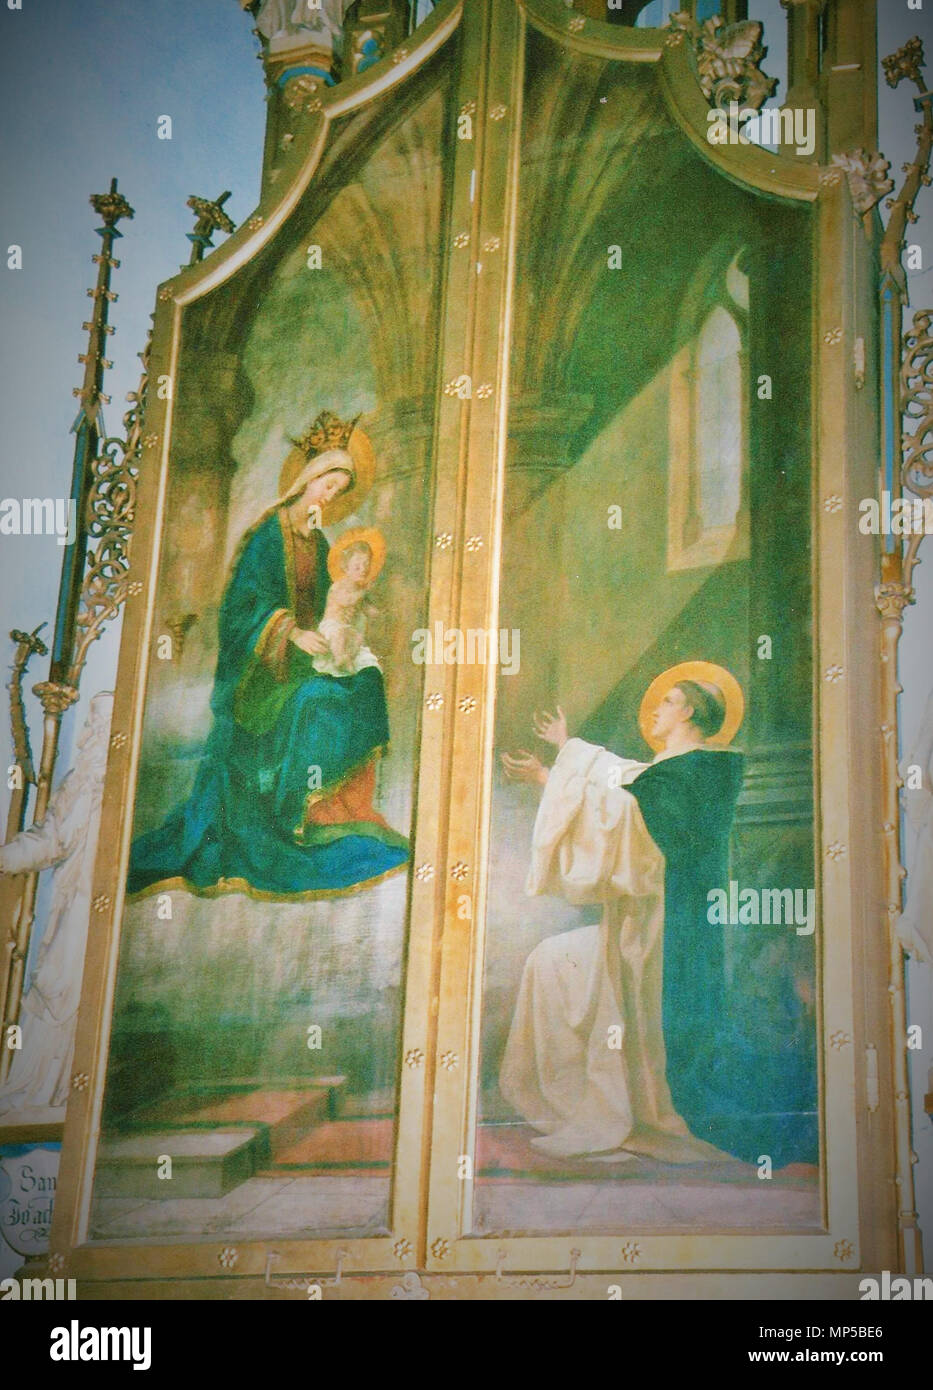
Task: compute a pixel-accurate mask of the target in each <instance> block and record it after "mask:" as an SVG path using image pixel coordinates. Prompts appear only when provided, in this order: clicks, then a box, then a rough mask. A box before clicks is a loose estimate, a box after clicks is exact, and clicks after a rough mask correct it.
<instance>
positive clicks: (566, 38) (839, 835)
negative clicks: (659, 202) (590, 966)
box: [426, 0, 893, 1287]
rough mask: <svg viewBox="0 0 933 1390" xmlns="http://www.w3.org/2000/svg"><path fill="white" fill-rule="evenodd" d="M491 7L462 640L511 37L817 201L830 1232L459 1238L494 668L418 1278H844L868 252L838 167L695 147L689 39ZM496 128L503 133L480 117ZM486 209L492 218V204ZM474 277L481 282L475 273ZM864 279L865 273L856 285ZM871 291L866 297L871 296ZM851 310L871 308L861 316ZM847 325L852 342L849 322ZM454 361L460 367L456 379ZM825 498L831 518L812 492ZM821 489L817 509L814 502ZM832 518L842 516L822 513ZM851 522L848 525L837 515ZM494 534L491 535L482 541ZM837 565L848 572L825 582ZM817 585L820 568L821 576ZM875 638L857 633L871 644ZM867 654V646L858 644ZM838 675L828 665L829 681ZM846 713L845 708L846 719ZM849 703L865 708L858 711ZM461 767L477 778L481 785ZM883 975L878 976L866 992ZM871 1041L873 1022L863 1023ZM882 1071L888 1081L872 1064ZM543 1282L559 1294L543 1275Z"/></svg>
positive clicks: (871, 835)
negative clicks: (857, 353) (586, 67)
mask: <svg viewBox="0 0 933 1390" xmlns="http://www.w3.org/2000/svg"><path fill="white" fill-rule="evenodd" d="M517 11H518V14H516V6H515V5H512V4H510V3H508V0H504V2H503V3H493V5H492V24H493V30H492V39H491V42H490V52H491V54H492V55H493V59H492V62H491V66H490V75H489V82H488V95H487V101H486V105H485V107H481V108H480V110H479V112H478V116H479V121H478V125H479V127H480V128H483V129H487V130H488V131H489V132H490V137H489V138H490V150H489V152H488V155H487V163H486V167H485V168H484V171H483V174H482V177H481V182H480V186H481V188H485V186H486V184H487V183H489V184H490V185H491V186H495V183H496V180H500V181H502V180H504V183H502V184H500V186H504V187H505V188H506V189H507V190H508V192H507V197H506V198H505V200H504V204H503V203H501V201H500V203H499V206H501V207H502V215H501V217H500V214H499V212H498V210H497V203H496V200H495V199H492V200H488V199H486V198H482V197H481V205H482V207H483V210H484V213H483V223H482V230H481V233H480V237H481V240H482V241H483V243H484V244H485V243H486V242H487V241H488V240H489V239H497V240H498V241H499V242H501V245H502V246H503V247H504V248H505V250H506V252H507V264H506V265H502V264H501V263H498V262H497V263H496V265H495V266H490V265H484V270H483V276H482V293H483V302H484V304H485V305H486V306H488V307H487V308H486V310H485V313H484V315H483V319H484V322H485V325H486V327H485V331H484V332H482V333H479V334H477V337H476V339H475V341H474V343H473V347H472V356H471V364H472V368H471V370H472V376H473V379H474V380H476V381H495V383H496V386H495V391H494V393H493V395H492V396H491V398H489V400H488V405H485V404H484V405H482V406H481V405H479V404H476V405H474V406H473V408H472V410H471V414H470V433H471V447H470V456H471V469H470V477H469V483H468V488H467V493H466V498H465V509H466V527H465V529H466V532H467V533H468V534H470V535H472V536H474V537H475V539H476V540H477V541H478V545H477V546H476V548H475V549H474V550H473V551H472V552H465V553H464V555H463V561H462V575H463V580H462V583H461V586H460V587H461V602H460V605H459V608H458V613H457V618H456V623H457V625H458V626H459V627H460V628H466V627H480V626H481V627H485V628H487V629H489V628H492V627H496V626H497V625H498V586H499V580H500V570H499V564H500V561H499V551H500V537H501V498H502V489H503V476H504V455H505V442H506V419H507V412H508V396H509V391H508V351H509V342H510V328H511V323H510V318H511V301H512V292H513V276H514V243H515V235H516V209H517V200H518V183H519V177H520V175H519V161H520V149H519V142H520V122H521V96H522V57H523V53H524V35H525V27H526V26H527V25H533V26H534V27H536V28H538V29H539V30H541V31H542V32H544V33H546V34H548V35H549V36H551V37H552V38H554V39H555V40H556V41H557V42H560V43H562V44H564V45H565V46H567V47H571V48H576V49H577V50H578V51H582V52H586V53H589V54H593V55H598V56H602V57H606V58H610V59H617V60H627V61H642V62H651V61H653V62H658V63H659V64H660V74H659V76H660V84H661V88H662V91H663V93H664V96H665V98H666V100H667V102H668V104H669V106H670V109H671V111H672V112H673V115H674V118H675V120H676V121H677V123H678V124H679V125H680V127H681V129H682V130H684V132H685V134H686V135H687V136H688V138H689V139H690V140H691V141H692V143H693V144H694V145H695V146H696V147H697V149H698V150H699V152H700V153H701V154H702V155H703V157H704V158H705V159H707V160H708V162H710V163H711V164H712V165H713V166H714V167H716V168H717V169H718V170H719V171H720V172H721V173H722V174H724V175H725V176H726V177H727V178H730V179H732V180H733V181H735V182H737V183H739V184H740V185H742V186H743V187H745V188H749V189H752V190H755V191H757V192H759V193H765V194H766V195H770V196H772V197H777V198H781V199H783V200H793V201H800V200H804V201H809V202H811V203H816V204H817V208H816V215H815V217H814V230H813V250H814V271H815V281H816V290H815V294H814V308H813V322H812V332H813V343H814V355H813V385H814V431H813V478H814V482H813V487H814V502H813V509H812V517H813V552H814V565H813V577H814V587H813V592H814V602H815V626H816V632H815V635H814V636H815V640H814V649H813V655H814V666H815V673H816V674H815V679H814V708H815V711H817V716H815V719H816V723H817V729H819V727H820V725H821V724H822V726H823V727H824V729H825V732H824V734H823V736H822V737H821V738H820V739H819V740H818V741H817V743H816V745H815V746H816V747H817V748H818V750H819V759H818V768H817V774H816V781H817V788H816V790H817V800H816V805H817V806H818V808H819V810H818V818H819V822H820V824H819V829H818V830H817V832H816V845H815V854H816V856H817V859H818V865H817V883H818V892H819V896H820V900H821V916H822V922H823V952H822V966H821V984H822V988H821V991H820V997H821V1001H822V1004H821V1009H820V1015H819V1020H818V1029H819V1033H820V1042H821V1046H820V1052H821V1110H822V1113H823V1115H824V1116H825V1136H824V1158H823V1164H822V1178H823V1211H824V1225H823V1229H822V1230H816V1231H811V1232H808V1231H798V1232H794V1231H789V1230H783V1231H756V1232H741V1233H737V1232H729V1233H725V1232H715V1231H712V1232H703V1233H690V1232H680V1233H665V1234H660V1233H652V1232H650V1231H637V1232H635V1231H625V1232H622V1231H620V1232H619V1233H618V1234H616V1235H602V1234H599V1235H595V1234H594V1235H590V1234H586V1235H584V1234H581V1233H579V1232H567V1233H566V1234H563V1235H538V1236H534V1235H526V1236H514V1235H508V1236H502V1237H495V1236H493V1237H485V1236H472V1235H471V1234H470V1230H471V1220H470V1213H471V1208H472V1197H473V1183H472V1181H471V1180H470V1179H468V1178H467V1179H464V1180H462V1181H458V1180H457V1173H458V1166H459V1165H460V1162H461V1160H462V1159H463V1158H464V1157H469V1158H471V1159H472V1158H473V1157H474V1152H473V1150H474V1140H475V1123H476V1109H477V1096H476V1073H477V1060H478V1049H479V1021H480V992H481V984H482V964H483V934H484V928H483V925H482V924H483V922H484V916H485V902H486V895H487V885H488V880H487V874H488V853H487V850H488V833H489V812H490V798H491V787H492V772H491V769H492V737H493V722H494V713H495V708H494V703H495V702H494V689H495V687H494V680H495V671H494V670H489V671H486V670H482V671H480V672H476V671H472V670H470V669H468V668H464V669H463V670H461V671H459V672H458V681H457V696H458V708H460V707H461V706H460V701H461V700H465V701H466V702H467V703H468V704H469V705H470V708H471V709H474V707H475V712H474V713H471V714H470V716H469V718H467V717H466V716H463V717H461V718H458V721H457V725H456V728H455V731H454V751H453V768H454V781H453V783H452V786H451V804H452V806H453V807H455V808H456V810H455V814H453V815H452V817H451V826H450V838H449V843H448V865H449V869H450V873H451V874H453V873H454V871H455V869H457V868H459V870H460V871H461V874H462V877H461V883H464V882H467V883H470V884H472V891H473V905H474V923H475V926H474V931H473V934H472V937H469V936H468V934H467V933H466V931H465V929H464V927H463V924H462V923H460V924H458V923H457V919H456V915H455V909H456V901H457V891H456V888H455V887H454V885H450V887H449V891H448V899H447V905H446V916H445V942H444V947H445V949H444V953H443V958H442V975H441V997H440V1009H439V1015H438V1045H437V1046H438V1054H439V1056H440V1057H442V1058H443V1057H446V1058H448V1059H449V1058H454V1059H458V1058H461V1057H462V1058H464V1059H465V1065H464V1071H463V1072H462V1073H458V1071H457V1069H456V1068H455V1067H453V1066H451V1067H450V1068H449V1070H447V1072H446V1075H445V1073H444V1071H442V1070H440V1071H439V1072H438V1082H437V1088H436V1099H435V1111H434V1119H433V1128H432V1151H433V1155H434V1161H433V1163H432V1169H431V1188H430V1193H429V1218H428V1232H427V1242H428V1260H427V1266H426V1267H427V1269H428V1271H435V1272H440V1271H441V1270H444V1269H448V1270H452V1269H455V1270H457V1271H471V1272H474V1273H479V1272H483V1273H489V1272H491V1271H495V1272H496V1276H497V1279H498V1278H499V1277H500V1276H501V1275H502V1273H503V1270H504V1269H505V1268H506V1267H507V1268H508V1269H510V1270H516V1269H518V1270H553V1271H565V1272H566V1271H569V1272H570V1275H571V1277H576V1275H577V1273H579V1274H580V1275H581V1276H582V1275H583V1274H584V1273H585V1272H586V1271H591V1270H607V1271H611V1270H618V1269H625V1268H631V1267H633V1266H636V1267H637V1268H638V1269H639V1270H645V1271H648V1270H656V1271H660V1270H674V1269H677V1270H685V1269H693V1270H696V1271H699V1270H710V1271H712V1270H719V1271H723V1270H749V1271H768V1270H770V1271H788V1270H795V1269H796V1270H800V1271H805V1270H811V1271H812V1270H826V1271H830V1270H836V1271H841V1270H851V1269H854V1268H857V1267H858V1266H859V1264H860V1262H861V1261H862V1260H863V1259H865V1260H867V1266H868V1267H871V1268H880V1267H881V1265H880V1263H878V1261H879V1260H880V1259H881V1258H882V1256H883V1257H884V1258H887V1259H888V1260H890V1259H891V1257H892V1255H891V1252H892V1233H893V1221H892V1219H891V1218H892V1213H891V1210H890V1201H889V1196H888V1194H889V1187H888V1183H889V1178H888V1174H887V1169H886V1164H885V1152H886V1151H885V1147H884V1138H883V1134H884V1130H883V1118H882V1117H881V1116H879V1120H881V1121H882V1124H881V1125H880V1126H879V1125H877V1124H876V1125H875V1126H874V1127H873V1126H872V1125H871V1121H870V1119H869V1117H868V1114H867V1112H866V1110H865V1108H864V1107H865V1087H864V1066H863V1065H858V1064H857V1058H859V1057H864V1055H865V1054H864V1052H863V1051H860V1049H861V1048H862V1047H863V1046H864V1045H867V1042H866V1039H867V1038H868V1037H870V1038H871V1039H872V1045H874V1046H876V1047H877V1048H878V1051H879V1054H882V1055H883V1060H882V1063H881V1064H882V1066H883V1067H888V1065H889V1047H888V1038H887V1033H886V1031H885V1032H884V1033H881V1032H878V1031H877V1030H878V1023H879V1015H878V1006H879V1001H883V999H884V996H885V994H886V990H887V972H886V971H885V972H884V973H883V974H879V975H872V974H871V973H869V972H867V971H866V969H865V966H864V961H865V959H866V956H868V955H870V954H871V950H872V942H871V929H872V927H873V925H874V918H873V915H872V913H871V910H870V904H871V894H872V892H873V889H874V886H875V885H877V883H878V882H879V881H880V863H879V849H878V841H877V831H876V826H877V821H876V820H872V819H871V818H870V817H866V816H864V815H860V814H858V812H859V811H860V809H861V807H862V806H864V805H865V804H875V803H877V796H878V775H877V774H878V756H877V754H878V749H877V736H876V733H875V730H876V729H877V709H878V704H877V690H876V689H875V690H873V691H872V692H871V694H870V696H868V697H867V698H866V697H865V694H864V688H862V690H857V691H856V693H855V694H853V693H852V687H850V685H849V684H848V683H840V679H839V677H838V676H837V674H836V668H837V667H838V668H839V670H841V671H842V672H843V673H844V672H845V671H846V670H850V671H855V670H862V669H865V667H866V664H867V663H870V664H869V665H868V669H871V670H875V671H877V649H876V648H871V644H872V642H873V641H874V640H875V639H874V633H875V622H874V616H873V614H874V600H873V592H872V589H873V575H872V573H871V570H870V565H869V564H866V552H865V550H864V549H861V550H860V549H859V547H858V546H857V543H856V542H857V539H858V532H857V528H856V525H855V518H856V515H857V511H856V503H857V499H858V498H859V497H862V496H865V495H871V493H872V492H873V490H874V470H875V458H876V453H875V450H874V443H875V441H876V440H877V419H876V418H875V417H874V416H872V414H871V410H870V407H869V402H868V397H867V396H866V397H862V398H861V399H859V398H857V395H856V389H857V388H856V386H855V380H854V373H853V370H852V367H851V362H852V346H853V339H854V337H855V336H863V337H866V338H868V337H870V334H871V331H872V329H871V324H870V323H865V324H862V323H859V324H857V325H856V324H855V323H851V322H848V319H851V318H852V316H853V311H852V307H851V306H852V302H853V296H852V291H853V290H854V288H855V284H856V278H857V276H862V277H867V276H868V275H869V274H870V264H871V260H872V252H871V248H869V247H868V245H867V243H866V242H865V238H864V236H863V233H862V229H861V226H860V224H859V222H858V220H857V218H856V216H855V214H854V212H853V209H852V207H851V204H850V201H849V197H848V193H847V191H846V190H845V189H844V188H843V187H842V184H841V176H840V177H837V176H836V175H835V173H834V172H833V171H831V172H830V177H826V174H825V171H820V170H818V169H817V168H815V167H813V166H812V165H803V164H801V163H799V162H797V163H795V162H794V159H793V157H792V156H790V157H789V156H785V155H780V154H778V155H775V154H772V153H771V152H769V151H765V150H762V149H759V148H756V147H753V146H744V147H743V146H735V147H733V146H725V147H724V146H715V147H714V146H711V145H709V143H708V142H707V140H706V130H707V128H708V127H707V121H706V113H707V110H708V107H707V105H706V103H705V101H704V99H703V98H702V95H701V93H700V92H699V89H698V87H697V83H696V79H695V76H694V73H693V71H692V65H691V62H690V59H689V57H688V54H687V52H686V51H685V49H684V47H683V46H682V45H681V44H679V43H676V42H672V43H671V44H666V43H665V42H664V41H663V39H662V41H661V42H659V33H658V31H650V30H649V31H643V32H639V31H636V30H628V31H620V30H618V29H615V28H610V27H609V26H608V25H603V24H599V23H591V22H589V21H584V22H583V23H581V22H580V21H581V18H582V17H581V16H579V15H571V16H568V15H567V13H566V10H564V9H563V8H562V7H561V6H560V5H558V4H557V3H556V0H518V4H517ZM489 120H497V124H495V125H494V126H489V125H488V124H487V123H488V121H489ZM490 209H491V210H490ZM487 271H489V272H491V273H488V274H487ZM860 283H861V285H862V286H863V287H865V286H867V284H868V280H867V278H863V279H861V280H860ZM867 302H868V301H867V300H866V299H865V298H863V306H864V305H865V304H866V303H867ZM860 312H867V310H866V309H865V308H864V307H863V308H862V309H861V311H860ZM856 330H857V332H856ZM465 370H466V369H465ZM830 496H832V497H836V496H839V497H841V498H842V499H843V508H842V512H841V514H840V513H837V512H836V510H835V509H833V510H830V509H829V508H828V507H827V506H826V504H825V502H823V498H824V497H825V498H827V499H828V498H829V497H830ZM818 498H819V499H820V501H819V502H818V501H817V499H818ZM833 507H834V508H835V504H833ZM840 515H841V516H842V517H844V518H847V519H848V520H849V521H850V522H851V525H850V526H849V528H848V529H846V528H845V526H844V524H843V523H842V521H841V520H840ZM486 538H488V544H486V545H484V544H483V542H484V540H486ZM840 563H841V564H842V566H843V569H844V572H845V575H846V582H845V584H844V585H842V586H841V585H840V584H839V583H838V582H837V580H836V576H837V575H838V572H839V567H840ZM823 576H832V579H831V580H830V582H829V583H825V582H823ZM866 634H867V635H866ZM866 643H867V644H868V647H869V648H871V651H870V654H869V650H868V649H867V648H866ZM830 672H832V675H830V674H829V673H830ZM853 704H855V705H857V707H858V708H857V710H856V709H855V708H853ZM856 712H858V713H859V714H860V715H861V716H864V717H860V718H859V719H856V717H855V714H856ZM474 768H480V769H481V774H480V782H479V784H478V785H477V782H476V780H475V775H474V773H473V769H474ZM878 980H883V981H884V983H883V985H880V986H879V984H878V983H877V981H878ZM869 1029H870V1030H871V1031H870V1032H869ZM885 1074H887V1073H885ZM555 1287H556V1285H555Z"/></svg>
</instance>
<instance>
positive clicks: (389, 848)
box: [127, 411, 408, 898]
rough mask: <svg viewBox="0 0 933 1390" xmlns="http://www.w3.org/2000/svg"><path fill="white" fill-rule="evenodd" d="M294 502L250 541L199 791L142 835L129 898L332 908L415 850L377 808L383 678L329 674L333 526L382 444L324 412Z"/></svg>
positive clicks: (302, 463) (229, 595) (222, 625)
mask: <svg viewBox="0 0 933 1390" xmlns="http://www.w3.org/2000/svg"><path fill="white" fill-rule="evenodd" d="M294 443H295V449H294V450H293V451H292V454H290V455H289V458H288V459H287V460H286V464H285V467H284V468H283V474H282V493H281V496H280V497H279V498H278V499H277V501H276V502H274V503H273V504H272V506H271V507H269V508H267V509H266V510H265V511H264V512H263V513H262V515H261V516H260V517H259V519H258V521H256V523H255V524H254V525H253V526H251V527H250V529H249V530H248V531H247V532H246V534H245V535H244V536H243V538H242V540H241V542H240V545H239V547H238V549H237V552H236V555H235V556H234V560H233V564H232V567H231V571H230V575H229V578H228V580H227V585H226V588H225V590H224V595H223V600H222V602H221V608H220V619H219V632H218V638H219V652H218V657H217V668H216V673H215V677H214V688H213V692H212V695H211V712H212V714H213V726H212V728H211V732H210V735H209V738H208V741H207V746H206V748H205V752H204V756H203V758H202V760H201V763H200V766H199V768H198V772H197V776H196V779H195V783H194V788H193V790H192V792H191V795H190V797H189V798H188V800H187V801H186V802H184V803H183V804H182V805H181V806H179V807H178V808H177V809H176V810H175V811H174V812H173V813H172V814H171V815H170V816H169V818H168V820H167V821H166V822H165V823H164V824H163V825H162V826H160V827H159V828H158V829H157V830H153V831H150V832H148V833H146V834H144V835H141V836H139V837H138V838H137V839H136V840H135V841H134V843H133V847H132V851H131V855H130V870H129V879H128V884H127V887H128V891H129V892H130V893H141V892H145V891H148V892H156V891H165V890H166V889H168V888H171V887H177V888H184V889H187V890H188V891H190V892H195V893H209V894H215V893H219V892H225V891H226V892H231V891H233V892H245V893H248V894H250V895H252V896H259V897H287V898H294V897H298V896H309V897H316V896H322V895H324V896H326V895H328V894H331V893H334V892H341V891H346V890H347V889H350V888H364V887H367V886H370V885H372V884H374V883H376V882H378V881H380V880H381V879H383V878H385V877H386V876H387V875H388V874H390V873H393V872H395V871H396V870H398V869H400V868H401V867H402V866H403V865H404V864H405V863H406V861H407V859H408V842H407V841H406V840H405V838H404V837H403V836H402V835H399V834H397V833H396V832H395V831H394V830H392V829H391V828H390V827H389V826H388V825H387V824H386V822H385V821H384V820H383V818H382V817H381V816H380V815H379V813H378V812H377V811H376V810H375V809H374V807H373V804H372V802H373V793H374V790H375V764H376V759H377V758H378V756H379V754H380V752H381V751H382V749H383V748H384V747H385V745H386V744H387V743H388V739H389V725H388V714H387V710H386V699H385V690H384V686H383V680H382V672H381V671H380V670H379V668H378V667H377V666H369V667H367V668H365V669H363V670H360V671H357V672H356V673H355V674H352V675H348V676H342V677H337V676H331V675H323V674H320V673H319V672H317V671H316V670H315V669H314V665H313V662H312V658H313V657H314V656H315V655H319V654H322V653H324V652H326V651H327V642H326V640H325V639H324V637H322V635H321V634H320V633H319V632H318V631H317V624H318V622H319V621H320V619H321V616H322V614H323V612H324V606H325V602H326V599H327V590H328V588H329V587H330V576H329V574H328V567H327V555H328V544H327V540H326V538H325V536H324V534H323V532H322V531H321V529H320V524H321V522H322V521H326V522H327V523H328V524H333V522H334V521H337V520H339V519H340V517H341V516H343V515H346V514H347V512H348V511H349V510H351V509H352V507H353V506H354V502H355V497H354V494H356V496H359V494H360V493H361V492H362V491H364V490H365V488H366V486H368V485H371V483H372V472H373V461H372V450H371V447H370V445H369V441H368V440H367V439H366V436H365V435H363V434H362V432H361V431H359V430H358V429H356V428H355V422H354V423H353V424H349V425H347V424H344V423H343V422H342V421H340V420H339V419H338V418H337V417H336V416H335V415H332V414H331V413H330V412H329V411H323V412H322V413H321V415H319V416H318V418H317V419H316V420H315V422H314V424H313V425H312V426H311V428H310V429H309V430H308V431H307V433H306V434H305V435H304V436H303V437H302V438H301V439H300V440H297V441H294Z"/></svg>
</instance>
